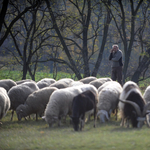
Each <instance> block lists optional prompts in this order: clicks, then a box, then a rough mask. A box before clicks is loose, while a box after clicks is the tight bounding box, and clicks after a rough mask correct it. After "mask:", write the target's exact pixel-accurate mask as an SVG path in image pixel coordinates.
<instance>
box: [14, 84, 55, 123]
mask: <svg viewBox="0 0 150 150" xmlns="http://www.w3.org/2000/svg"><path fill="white" fill-rule="evenodd" d="M55 90H57V88H56V87H45V88H42V89H39V90H37V91H34V92H33V93H32V94H30V95H29V96H28V98H27V99H26V101H25V103H24V104H21V105H19V106H18V107H17V108H16V113H17V117H18V120H19V121H20V120H21V119H22V118H23V117H24V118H25V117H27V116H29V115H31V114H34V113H35V114H36V121H37V120H38V114H39V115H40V116H41V115H42V114H43V113H44V111H45V108H46V105H47V103H48V101H49V97H50V96H51V94H52V93H53V92H54V91H55Z"/></svg>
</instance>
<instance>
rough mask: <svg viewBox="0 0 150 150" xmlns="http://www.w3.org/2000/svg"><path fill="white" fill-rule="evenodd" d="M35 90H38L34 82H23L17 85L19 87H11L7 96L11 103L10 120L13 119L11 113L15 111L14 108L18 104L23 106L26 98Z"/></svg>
mask: <svg viewBox="0 0 150 150" xmlns="http://www.w3.org/2000/svg"><path fill="white" fill-rule="evenodd" d="M36 90H39V88H38V86H37V85H36V83H34V82H25V83H22V84H19V85H16V86H14V87H12V88H11V89H10V90H9V91H8V96H9V98H10V101H11V106H10V110H11V109H12V117H11V120H12V119H13V113H14V111H15V110H16V108H17V107H18V106H19V105H20V104H24V102H25V101H26V99H27V97H28V96H29V95H30V94H31V93H33V92H34V91H36Z"/></svg>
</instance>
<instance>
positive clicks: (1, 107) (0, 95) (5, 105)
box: [0, 87, 10, 120]
mask: <svg viewBox="0 0 150 150" xmlns="http://www.w3.org/2000/svg"><path fill="white" fill-rule="evenodd" d="M9 108H10V99H9V97H8V94H7V91H6V90H5V89H4V88H3V87H0V120H1V119H2V118H3V117H4V116H5V115H6V113H7V111H8V110H9Z"/></svg>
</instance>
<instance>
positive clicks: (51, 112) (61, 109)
mask: <svg viewBox="0 0 150 150" xmlns="http://www.w3.org/2000/svg"><path fill="white" fill-rule="evenodd" d="M86 90H91V91H92V92H93V93H94V94H95V95H96V98H97V97H98V92H97V89H96V88H95V87H94V86H93V85H89V84H84V85H79V86H74V87H68V88H64V89H58V90H56V91H54V92H53V93H52V95H51V97H50V99H49V102H48V104H47V107H46V109H45V113H44V115H45V116H44V117H43V118H45V121H46V122H47V123H48V124H49V126H50V127H51V126H52V125H53V124H54V123H56V122H57V121H59V122H58V125H59V126H60V122H61V118H62V117H65V118H66V116H67V115H68V114H69V115H71V113H72V101H73V98H74V97H75V96H77V95H78V94H80V93H82V92H84V91H86Z"/></svg>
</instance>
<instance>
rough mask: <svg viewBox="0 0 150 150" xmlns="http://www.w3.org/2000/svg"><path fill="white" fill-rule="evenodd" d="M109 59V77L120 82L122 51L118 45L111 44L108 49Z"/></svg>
mask: <svg viewBox="0 0 150 150" xmlns="http://www.w3.org/2000/svg"><path fill="white" fill-rule="evenodd" d="M109 60H111V79H112V80H113V81H116V80H117V81H118V82H119V83H120V84H121V85H123V84H122V66H123V63H122V51H121V50H119V47H118V45H113V46H112V49H111V51H110V55H109Z"/></svg>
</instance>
